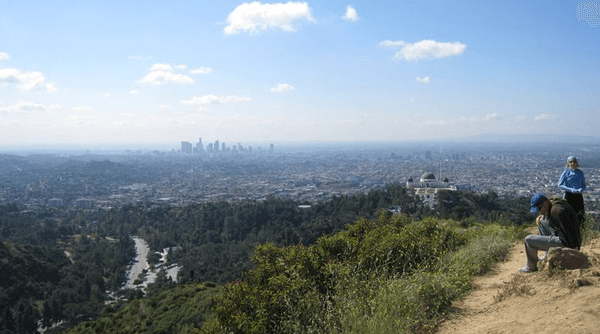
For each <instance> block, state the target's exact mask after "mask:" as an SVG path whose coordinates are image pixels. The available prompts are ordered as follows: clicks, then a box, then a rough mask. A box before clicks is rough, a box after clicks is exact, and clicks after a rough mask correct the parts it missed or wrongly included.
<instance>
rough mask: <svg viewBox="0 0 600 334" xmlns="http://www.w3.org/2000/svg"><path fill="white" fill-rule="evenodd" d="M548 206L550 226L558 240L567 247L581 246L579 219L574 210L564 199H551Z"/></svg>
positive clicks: (577, 247)
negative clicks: (550, 205)
mask: <svg viewBox="0 0 600 334" xmlns="http://www.w3.org/2000/svg"><path fill="white" fill-rule="evenodd" d="M551 202H552V207H551V208H550V217H551V218H552V219H551V221H550V226H551V227H552V228H553V229H554V233H555V234H556V236H557V237H558V238H559V239H560V241H561V242H562V243H563V244H564V245H565V246H566V247H569V248H573V249H579V247H581V232H580V230H579V219H577V214H576V213H575V210H573V208H572V207H571V206H570V205H569V204H567V203H566V202H564V201H553V200H551Z"/></svg>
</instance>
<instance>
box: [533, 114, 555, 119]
mask: <svg viewBox="0 0 600 334" xmlns="http://www.w3.org/2000/svg"><path fill="white" fill-rule="evenodd" d="M534 119H535V120H536V121H549V120H553V119H556V114H541V115H537V116H535V118H534Z"/></svg>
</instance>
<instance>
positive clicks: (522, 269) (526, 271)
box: [519, 266, 537, 273]
mask: <svg viewBox="0 0 600 334" xmlns="http://www.w3.org/2000/svg"><path fill="white" fill-rule="evenodd" d="M536 271H537V268H535V269H531V268H529V267H528V266H524V267H521V268H519V272H520V273H533V272H536Z"/></svg>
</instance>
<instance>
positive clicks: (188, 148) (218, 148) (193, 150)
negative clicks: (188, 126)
mask: <svg viewBox="0 0 600 334" xmlns="http://www.w3.org/2000/svg"><path fill="white" fill-rule="evenodd" d="M259 149H260V147H259ZM274 150H275V145H274V144H270V145H269V151H270V152H273V151H274ZM205 152H206V153H219V152H234V153H236V152H252V146H248V147H245V146H242V144H241V143H238V144H237V145H235V144H234V145H232V146H231V147H229V146H227V145H225V143H219V141H218V140H215V142H214V143H208V145H206V149H205V148H204V145H203V144H202V138H198V142H197V143H196V145H194V144H192V143H191V142H189V141H182V142H181V153H184V154H202V153H205Z"/></svg>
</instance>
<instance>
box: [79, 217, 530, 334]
mask: <svg viewBox="0 0 600 334" xmlns="http://www.w3.org/2000/svg"><path fill="white" fill-rule="evenodd" d="M522 231H523V230H522V228H517V227H511V226H504V225H503V224H501V223H490V224H485V225H479V224H477V225H472V224H465V222H462V223H461V222H458V221H454V220H442V219H434V218H425V219H423V220H414V219H412V218H410V217H409V216H407V215H390V214H388V213H387V212H384V211H382V212H380V214H379V217H378V218H376V219H372V220H369V219H366V218H363V219H359V220H357V221H356V222H354V223H352V224H349V225H348V226H346V228H345V229H344V230H343V231H340V232H338V233H336V234H333V235H330V236H323V237H321V238H319V239H318V240H317V242H316V243H315V244H313V245H310V246H302V245H293V246H287V247H279V246H276V245H274V244H272V243H266V244H263V245H260V246H258V247H256V249H255V251H254V255H253V257H252V263H253V269H252V270H249V271H247V272H246V273H245V274H244V276H243V278H242V279H239V280H237V281H234V282H231V283H228V284H226V285H224V286H222V287H221V288H213V287H211V285H207V284H198V283H188V284H185V285H180V286H176V287H171V288H168V289H167V290H164V291H162V292H158V293H155V294H153V295H151V296H148V297H146V298H141V299H136V300H134V301H132V302H130V303H129V304H127V305H124V306H122V307H120V308H109V309H107V311H105V312H104V313H103V315H102V316H101V317H100V318H98V319H95V320H91V321H86V322H84V323H81V324H79V325H78V326H77V327H76V328H74V329H72V330H71V331H69V333H430V332H433V331H434V329H435V328H436V323H437V322H438V321H439V320H440V319H441V317H442V316H443V315H444V314H445V312H446V311H447V309H448V307H449V306H450V304H451V302H452V301H453V300H455V299H456V298H459V297H461V296H464V295H465V294H466V293H467V292H468V291H469V290H470V281H471V277H472V276H473V275H477V274H481V273H483V272H485V271H487V270H489V269H490V268H491V267H492V265H493V263H495V262H496V261H499V260H501V259H502V258H503V256H504V255H505V254H506V253H507V252H508V250H509V249H510V247H511V245H512V242H513V241H514V240H515V239H516V238H517V237H519V238H520V237H522V234H523V232H522Z"/></svg>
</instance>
